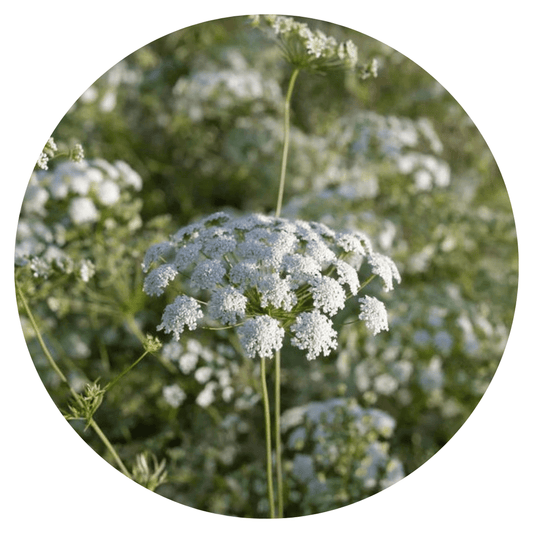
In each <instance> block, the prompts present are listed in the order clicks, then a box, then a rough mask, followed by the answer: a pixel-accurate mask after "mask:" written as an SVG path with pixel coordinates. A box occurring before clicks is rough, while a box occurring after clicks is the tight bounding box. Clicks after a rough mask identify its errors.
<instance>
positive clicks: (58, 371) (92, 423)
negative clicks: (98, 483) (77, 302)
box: [15, 281, 132, 479]
mask: <svg viewBox="0 0 533 533" xmlns="http://www.w3.org/2000/svg"><path fill="white" fill-rule="evenodd" d="M15 287H16V291H17V294H18V296H19V298H20V301H21V302H22V305H23V307H24V310H25V311H26V314H27V315H28V318H29V319H30V322H31V325H32V326H33V329H34V330H35V334H36V336H37V340H38V341H39V344H40V346H41V348H42V350H43V352H44V355H45V356H46V359H47V360H48V362H49V363H50V366H51V367H52V368H53V370H54V371H55V373H56V374H57V375H58V376H59V378H60V379H61V381H62V382H63V383H65V384H66V385H67V386H68V388H69V389H70V392H71V394H72V395H73V396H74V398H75V399H76V400H78V399H79V394H78V393H77V392H76V391H75V390H74V389H73V388H72V386H71V384H70V383H69V381H68V379H67V377H66V376H65V374H63V372H62V371H61V369H60V368H59V366H58V365H57V363H56V362H55V361H54V358H53V357H52V354H51V353H50V350H48V347H47V346H46V344H45V342H44V340H43V338H42V336H41V332H40V330H39V327H38V326H37V322H36V321H35V318H34V316H33V313H32V312H31V309H30V306H29V305H28V302H27V301H26V298H25V297H24V294H22V291H21V290H20V288H19V287H18V285H17V283H16V281H15ZM89 425H90V426H91V427H92V428H93V429H94V431H95V433H96V434H97V435H98V437H99V438H100V440H101V441H102V442H103V443H104V445H105V447H106V448H107V449H108V450H109V452H110V453H111V455H112V456H113V458H114V459H115V461H116V463H117V465H118V467H119V469H120V471H121V472H122V473H123V474H124V475H126V476H128V477H129V478H130V479H131V477H132V476H131V474H130V473H129V471H128V469H127V468H126V467H125V466H124V463H123V462H122V460H121V459H120V457H119V455H118V453H117V451H116V450H115V448H114V447H113V445H112V444H111V443H110V442H109V440H108V438H107V437H106V436H105V434H104V432H103V431H102V430H101V429H100V426H99V425H98V424H97V423H96V422H95V420H94V419H91V420H90V421H89Z"/></svg>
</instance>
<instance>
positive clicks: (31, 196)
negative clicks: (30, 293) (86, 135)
mask: <svg viewBox="0 0 533 533" xmlns="http://www.w3.org/2000/svg"><path fill="white" fill-rule="evenodd" d="M49 145H50V141H49V142H48V143H47V145H46V147H45V149H44V152H43V153H48V152H50V150H51V149H52V148H53V147H52V148H47V147H48V146H49ZM141 188H142V180H141V177H140V176H139V174H137V173H136V172H135V171H134V170H133V169H132V168H131V167H130V166H129V165H128V164H127V163H124V162H123V161H116V162H115V163H114V164H111V163H109V162H107V161H105V160H103V159H94V160H91V161H87V160H79V161H77V162H76V161H73V160H69V161H64V162H61V163H59V164H56V165H55V166H54V168H53V169H52V170H38V171H36V172H34V173H33V174H32V176H31V178H30V182H29V185H28V188H27V189H26V194H25V197H24V201H23V203H22V210H21V217H20V221H19V225H18V229H17V242H16V248H15V260H16V263H17V264H18V265H23V264H26V263H28V262H30V263H31V268H32V270H33V271H34V274H35V276H41V277H46V275H47V273H48V271H49V270H50V268H51V266H52V265H55V266H57V267H59V268H60V269H61V270H63V271H65V272H70V271H73V270H76V269H77V270H79V274H80V277H81V278H82V279H83V280H85V281H87V280H88V279H89V278H90V277H91V276H92V274H94V265H92V263H91V262H90V260H83V261H82V263H80V265H78V266H77V267H75V266H74V265H73V261H72V260H71V259H70V258H69V257H68V255H67V254H66V253H65V252H64V250H63V248H64V247H65V245H66V244H68V241H69V238H70V237H69V232H70V231H71V230H72V228H76V227H78V226H84V225H87V224H92V223H95V222H97V221H101V220H102V219H104V218H105V219H106V221H107V219H110V218H113V216H115V215H116V214H117V212H118V211H119V210H120V209H122V208H123V204H124V202H123V193H124V191H126V190H128V189H129V190H134V191H139V190H140V189H141ZM139 222H140V220H139V221H138V220H137V218H135V217H131V221H130V224H131V225H132V226H133V225H134V224H136V223H139Z"/></svg>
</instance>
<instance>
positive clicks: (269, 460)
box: [261, 357, 276, 518]
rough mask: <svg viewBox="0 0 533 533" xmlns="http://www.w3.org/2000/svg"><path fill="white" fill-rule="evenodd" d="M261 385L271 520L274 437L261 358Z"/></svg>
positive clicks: (263, 365) (263, 361)
mask: <svg viewBox="0 0 533 533" xmlns="http://www.w3.org/2000/svg"><path fill="white" fill-rule="evenodd" d="M261 385H262V388H263V405H264V409H265V444H266V460H267V483H268V505H269V509H270V518H275V517H276V514H275V509H274V483H273V481H272V437H271V428H270V408H269V404H268V390H267V384H266V362H265V358H264V357H261Z"/></svg>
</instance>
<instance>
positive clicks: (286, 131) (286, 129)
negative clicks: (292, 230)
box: [276, 68, 300, 217]
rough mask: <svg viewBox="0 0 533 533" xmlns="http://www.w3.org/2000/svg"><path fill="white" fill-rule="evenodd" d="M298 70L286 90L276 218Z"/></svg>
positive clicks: (279, 209)
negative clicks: (293, 92) (292, 98)
mask: <svg viewBox="0 0 533 533" xmlns="http://www.w3.org/2000/svg"><path fill="white" fill-rule="evenodd" d="M299 72H300V69H298V68H295V69H294V70H293V72H292V75H291V79H290V81H289V88H288V89H287V96H286V98H285V118H284V123H283V156H282V158H281V173H280V179H279V190H278V203H277V205H276V217H279V215H280V213H281V205H282V203H283V189H284V188H285V173H286V171H287V156H288V154H289V136H290V111H291V96H292V91H293V89H294V82H295V81H296V77H297V76H298V73H299Z"/></svg>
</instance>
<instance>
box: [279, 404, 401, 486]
mask: <svg viewBox="0 0 533 533" xmlns="http://www.w3.org/2000/svg"><path fill="white" fill-rule="evenodd" d="M281 425H282V429H283V430H284V431H286V432H289V437H288V448H289V450H293V451H295V452H296V453H295V455H294V460H293V463H292V475H293V476H294V477H295V478H296V479H297V480H298V481H300V482H302V483H305V484H306V485H307V487H308V495H311V496H314V495H319V494H321V493H322V492H323V491H325V490H328V485H327V480H321V479H319V476H318V474H317V470H319V469H320V467H322V468H323V467H324V466H331V465H332V464H333V465H334V464H335V463H337V462H339V457H340V456H342V455H344V454H347V455H348V456H349V460H350V461H351V462H353V464H354V468H353V471H352V473H351V475H353V476H354V478H355V479H357V480H358V481H359V482H360V483H361V484H362V486H363V487H364V489H373V488H375V487H378V486H379V488H381V489H383V488H386V487H389V486H391V485H392V484H394V483H396V482H397V481H399V480H400V479H402V478H403V477H404V469H403V465H402V463H401V462H400V461H399V460H398V459H397V458H395V457H391V456H390V454H389V445H388V443H387V442H386V441H387V440H388V439H390V438H391V437H392V434H393V432H394V429H395V426H396V421H395V420H394V419H393V418H392V417H391V416H390V415H388V414H387V413H385V412H384V411H381V410H379V409H374V408H366V409H365V408H362V407H360V406H359V405H357V404H356V403H355V402H353V401H350V400H347V399H346V398H332V399H330V400H327V401H325V402H311V403H309V404H307V405H303V406H300V407H294V408H292V409H289V410H287V411H285V412H284V413H283V415H282V417H281ZM349 426H353V428H354V430H355V431H356V433H357V442H358V453H359V454H360V456H358V457H355V456H354V452H353V447H350V443H349V438H350V436H349V435H350V433H348V427H349ZM341 428H342V429H341ZM340 431H345V432H346V434H343V433H340ZM351 438H353V434H352V437H351ZM324 442H325V443H327V444H324ZM303 449H306V450H310V451H311V453H310V454H309V453H303V452H300V450H303Z"/></svg>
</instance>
